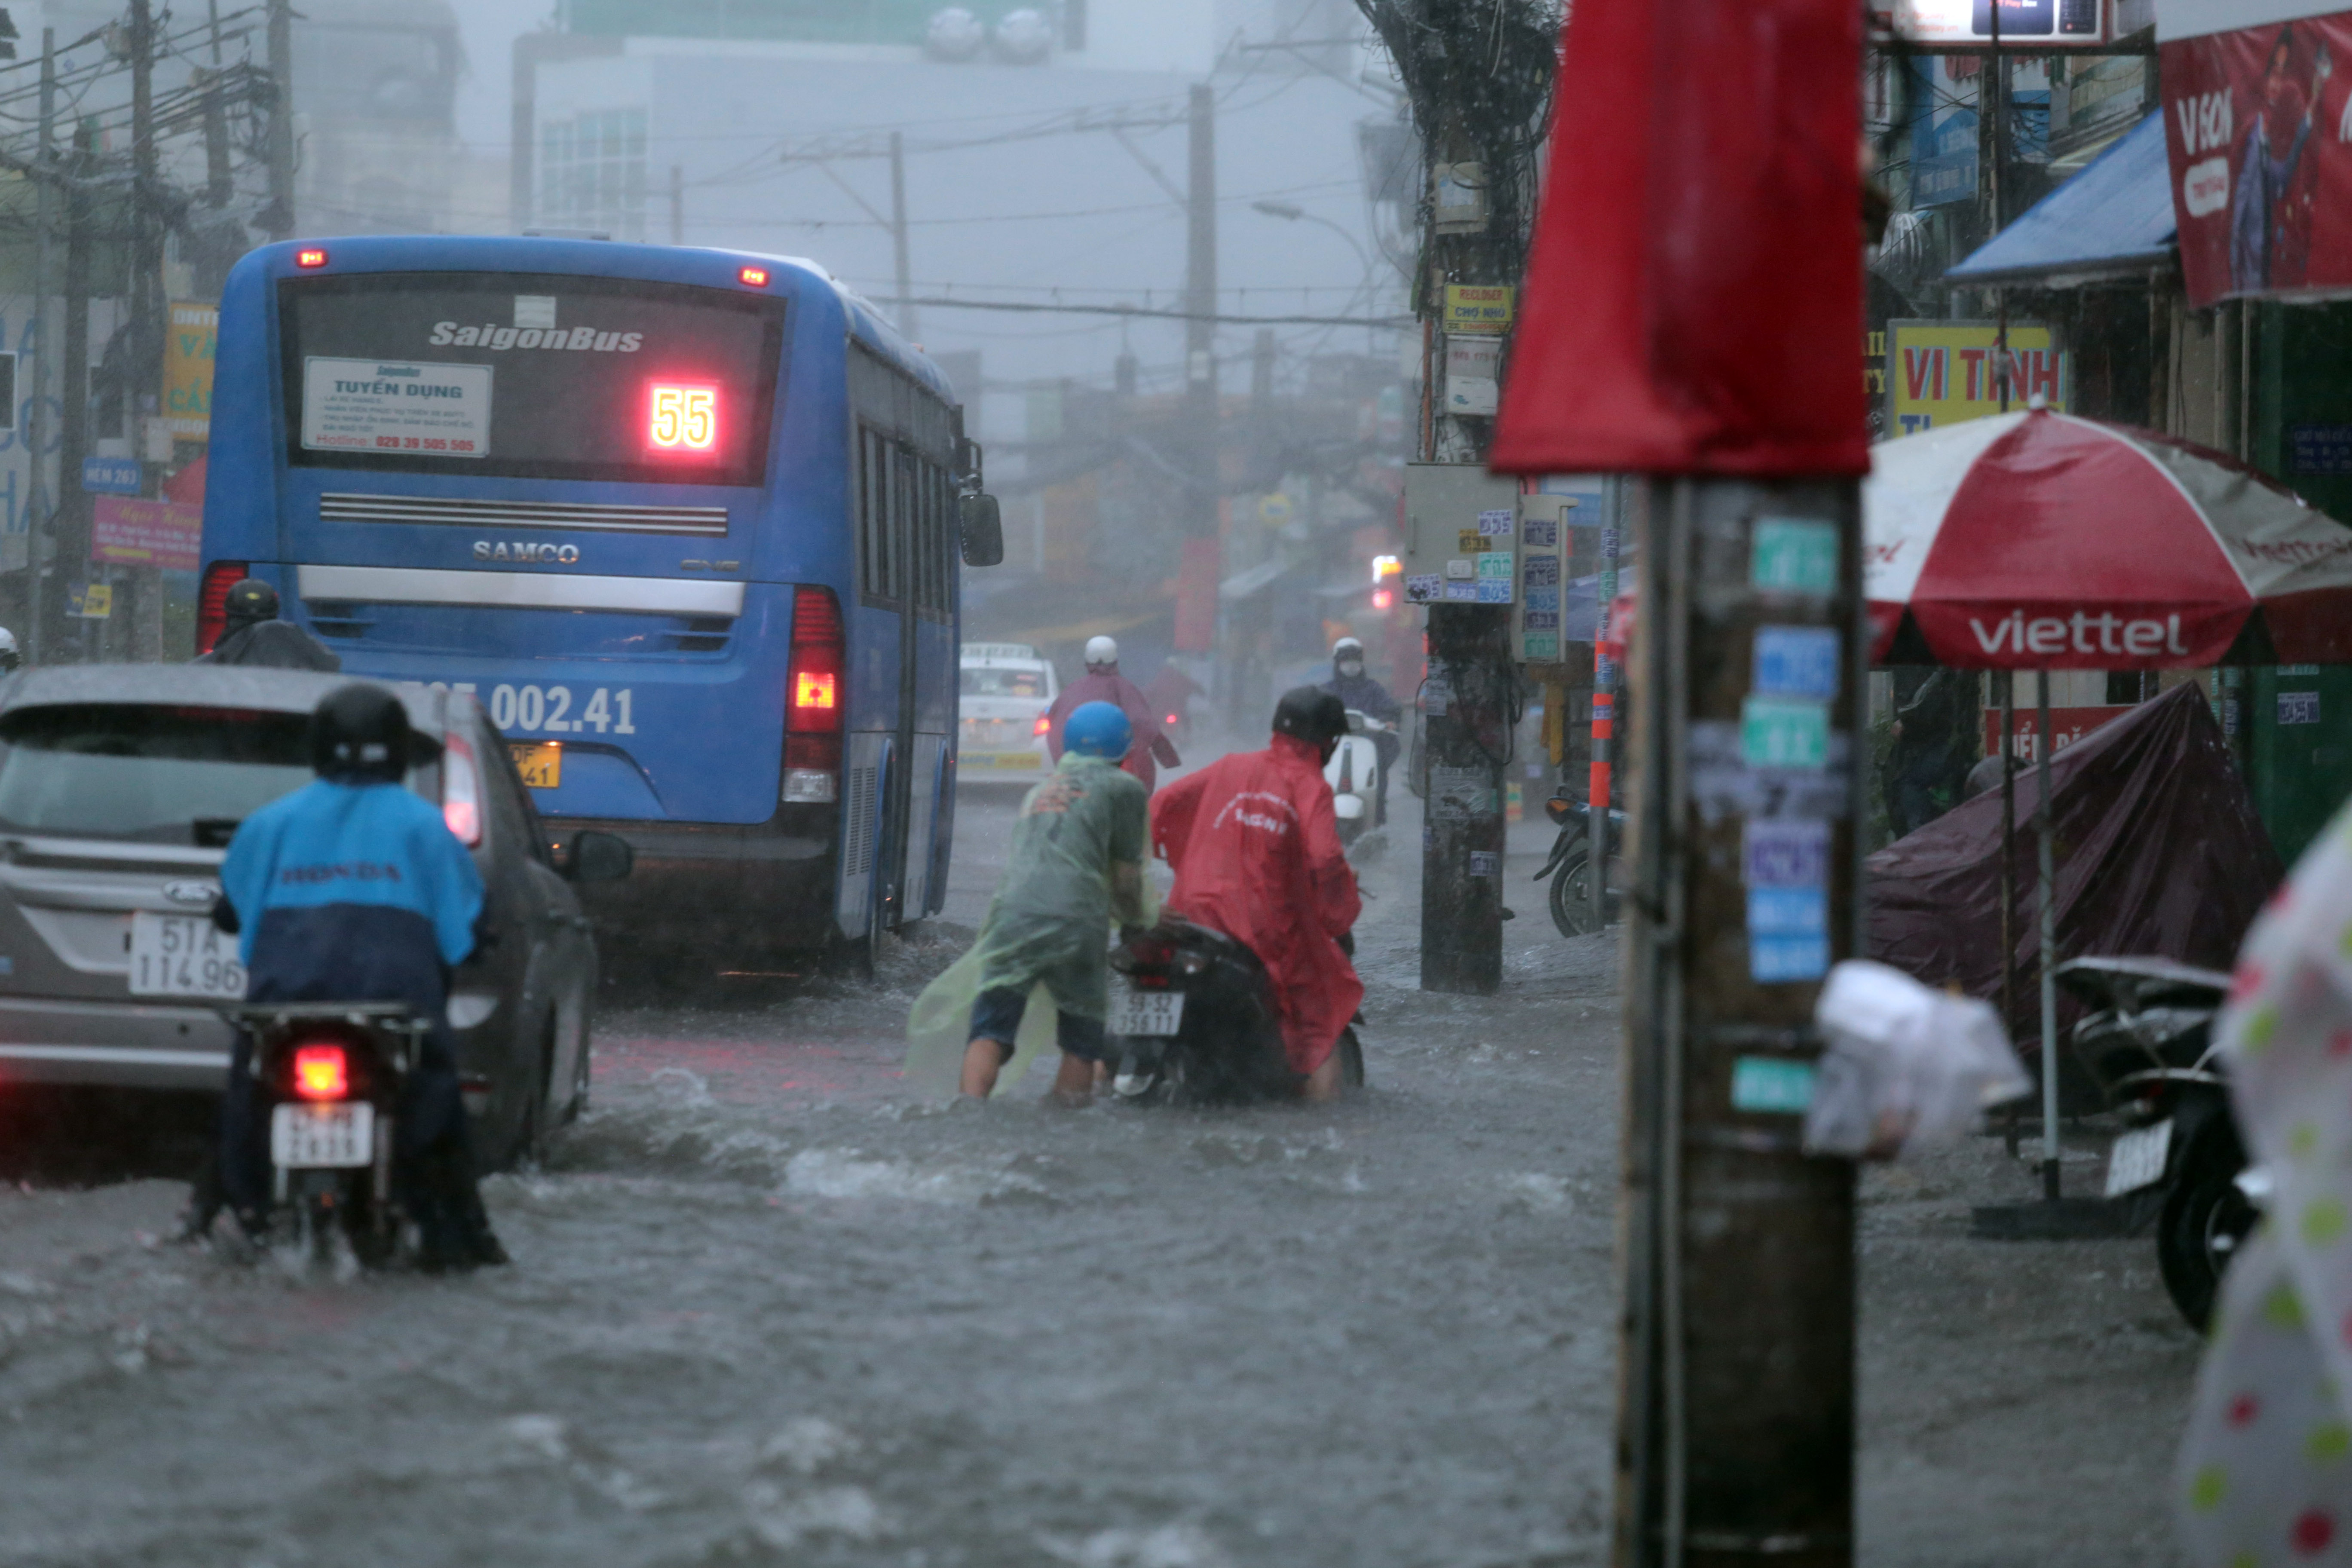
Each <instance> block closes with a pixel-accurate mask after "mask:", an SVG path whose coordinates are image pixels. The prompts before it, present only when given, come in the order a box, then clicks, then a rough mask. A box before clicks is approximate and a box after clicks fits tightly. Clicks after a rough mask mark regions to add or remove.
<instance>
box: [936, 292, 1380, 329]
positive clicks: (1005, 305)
mask: <svg viewBox="0 0 2352 1568" xmlns="http://www.w3.org/2000/svg"><path fill="white" fill-rule="evenodd" d="M908 304H911V305H919V306H921V307H922V308H923V309H925V310H934V309H937V310H1015V311H1019V312H1022V313H1023V314H1034V315H1048V316H1129V317H1133V318H1135V319H1137V320H1139V321H1211V322H1214V323H1215V324H1217V325H1219V326H1229V327H1391V328H1404V327H1410V326H1413V325H1416V324H1417V323H1416V322H1415V321H1414V320H1413V318H1412V317H1411V316H1228V315H1224V314H1223V313H1219V312H1212V311H1205V310H1151V309H1149V308H1147V307H1143V306H1138V305H1045V304H1036V303H1033V302H1030V301H1028V300H952V299H949V298H946V297H945V296H941V297H940V298H938V299H925V300H908Z"/></svg>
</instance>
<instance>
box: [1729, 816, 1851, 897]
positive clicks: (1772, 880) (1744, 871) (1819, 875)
mask: <svg viewBox="0 0 2352 1568" xmlns="http://www.w3.org/2000/svg"><path fill="white" fill-rule="evenodd" d="M1739 869H1740V880H1741V881H1743V882H1745V883H1746V884H1747V885H1748V886H1749V887H1751V888H1825V887H1827V886H1829V880H1830V825H1829V824H1828V823H1826V822H1807V821H1803V820H1801V819H1800V820H1771V819H1767V820H1765V821H1760V822H1750V823H1748V825H1747V826H1746V828H1745V829H1744V830H1743V831H1742V833H1741V836H1740V866H1739Z"/></svg>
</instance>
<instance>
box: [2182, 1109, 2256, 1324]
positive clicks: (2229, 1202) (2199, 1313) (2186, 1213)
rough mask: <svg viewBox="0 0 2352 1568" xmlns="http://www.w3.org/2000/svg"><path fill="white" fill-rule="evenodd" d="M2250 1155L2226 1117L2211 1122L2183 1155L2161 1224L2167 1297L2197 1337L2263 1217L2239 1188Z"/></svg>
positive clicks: (2191, 1140) (2219, 1116)
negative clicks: (2229, 1271)
mask: <svg viewBox="0 0 2352 1568" xmlns="http://www.w3.org/2000/svg"><path fill="white" fill-rule="evenodd" d="M2245 1168H2246V1152H2245V1150H2244V1149H2243V1148H2242V1147H2241V1146H2240V1145H2239V1142H2238V1131H2237V1129H2236V1128H2235V1127H2234V1126H2233V1125H2231V1121H2230V1118H2229V1115H2228V1113H2227V1112H2223V1113H2222V1114H2220V1115H2217V1116H2212V1117H2210V1118H2208V1119H2207V1120H2206V1121H2205V1122H2204V1124H2203V1125H2201V1126H2200V1127H2199V1128H2198V1129H2197V1131H2195V1132H2193V1133H2192V1134H2190V1136H2189V1147H2188V1148H2186V1149H2184V1150H2183V1151H2181V1155H2180V1173H2179V1175H2178V1176H2176V1177H2175V1178H2174V1179H2173V1183H2172V1187H2171V1190H2170V1191H2169V1192H2168V1193H2166V1194H2165V1196H2164V1211H2163V1213H2162V1214H2161V1215H2158V1219H2157V1222H2156V1262H2157V1268H2158V1271H2159V1272H2160V1273H2162V1274H2163V1276H2164V1289H2165V1293H2166V1294H2167V1295H2168V1296H2170V1297H2171V1298H2172V1304H2173V1305H2174V1306H2175V1307H2177V1308H2179V1310H2180V1316H2181V1317H2182V1319H2184V1320H2185V1321H2187V1322H2188V1324H2189V1327H2190V1328H2192V1329H2195V1330H2196V1331H2198V1332H2200V1333H2202V1332H2204V1331H2205V1327H2206V1325H2207V1324H2208V1323H2209V1322H2210V1321H2212V1317H2213V1302H2214V1300H2215V1299H2216V1298H2217V1297H2218V1296H2219V1295H2220V1294H2221V1276H2222V1274H2223V1273H2224V1272H2225V1271H2226V1270H2227V1269H2228V1268H2229V1266H2230V1259H2231V1257H2232V1256H2233V1255H2234V1254H2235V1253H2236V1252H2237V1250H2238V1248H2239V1247H2240V1246H2241V1245H2242V1244H2243V1242H2244V1241H2245V1239H2246V1236H2247V1234H2248V1233H2249V1232H2251V1231H2252V1229H2253V1228H2254V1224H2255V1222H2256V1221H2257V1220H2259V1219H2260V1218H2261V1217H2262V1216H2261V1215H2260V1214H2259V1213H2257V1212H2256V1210H2255V1208H2254V1206H2253V1205H2252V1203H2251V1202H2250V1201H2248V1199H2247V1197H2246V1194H2244V1193H2243V1192H2242V1191H2241V1190H2240V1189H2239V1187H2238V1176H2239V1174H2240V1173H2242V1171H2244V1170H2245Z"/></svg>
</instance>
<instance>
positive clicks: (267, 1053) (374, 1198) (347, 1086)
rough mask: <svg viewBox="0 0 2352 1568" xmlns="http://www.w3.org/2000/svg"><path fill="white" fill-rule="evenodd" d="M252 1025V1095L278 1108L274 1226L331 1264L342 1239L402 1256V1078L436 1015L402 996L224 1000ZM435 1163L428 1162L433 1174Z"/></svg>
mask: <svg viewBox="0 0 2352 1568" xmlns="http://www.w3.org/2000/svg"><path fill="white" fill-rule="evenodd" d="M222 1012H223V1014H224V1015H225V1016H226V1017H227V1018H228V1019H229V1021H230V1022H232V1023H234V1024H236V1025H238V1026H241V1027H244V1028H247V1029H249V1030H251V1031H252V1034H253V1056H252V1068H251V1070H252V1073H253V1078H254V1095H253V1106H254V1110H255V1112H256V1115H257V1117H258V1116H267V1118H268V1136H269V1165H270V1176H271V1195H272V1200H273V1203H274V1205H275V1213H274V1215H273V1222H274V1223H273V1226H272V1229H273V1231H276V1232H278V1233H279V1234H280V1235H281V1236H282V1235H283V1233H284V1232H285V1231H286V1230H287V1229H289V1228H290V1230H291V1232H292V1241H293V1243H294V1248H295V1250H294V1252H293V1254H292V1257H293V1258H295V1260H296V1261H298V1262H299V1263H302V1264H304V1265H306V1266H310V1267H318V1268H334V1267H335V1266H336V1264H337V1262H338V1254H339V1252H340V1250H341V1247H349V1248H350V1253H351V1256H352V1258H355V1259H356V1260H357V1261H358V1262H359V1263H361V1264H362V1265H364V1266H366V1267H369V1268H375V1267H379V1266H381V1265H383V1264H386V1263H389V1262H391V1261H392V1260H393V1259H394V1258H395V1257H396V1256H398V1254H399V1252H400V1249H401V1245H402V1237H403V1231H404V1220H405V1217H406V1216H404V1215H403V1214H402V1213H401V1212H400V1209H399V1206H398V1205H397V1204H396V1203H395V1201H394V1196H393V1157H394V1146H395V1144H396V1143H397V1142H398V1134H399V1131H400V1129H399V1124H398V1121H397V1108H398V1106H399V1105H400V1100H401V1089H402V1086H403V1085H404V1083H405V1082H406V1080H407V1078H408V1075H409V1072H410V1070H411V1068H413V1066H414V1064H415V1062H416V1060H417V1058H418V1055H419V1053H420V1052H421V1050H422V1049H423V1046H424V1041H425V1036H426V1035H427V1034H429V1033H430V1032H431V1030H432V1025H431V1024H430V1023H429V1022H428V1021H426V1020H425V1019H421V1018H418V1017H417V1016H415V1015H414V1014H413V1013H412V1012H411V1011H410V1010H409V1009H408V1008H407V1007H406V1006H404V1005H402V1004H399V1003H384V1002H348V1003H347V1002H288V1003H277V1004H253V1003H247V1004H241V1005H235V1006H230V1007H225V1008H223V1009H222ZM428 1174H429V1173H428Z"/></svg>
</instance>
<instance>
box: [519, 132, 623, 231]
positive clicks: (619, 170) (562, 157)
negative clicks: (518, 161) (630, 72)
mask: <svg viewBox="0 0 2352 1568" xmlns="http://www.w3.org/2000/svg"><path fill="white" fill-rule="evenodd" d="M539 163H540V169H539V214H538V224H539V226H540V227H542V228H578V229H587V230H590V231H592V232H593V233H597V234H609V235H611V236H612V237H614V239H633V240H642V239H644V238H645V237H646V111H645V110H642V109H608V110H600V111H598V112H595V113H592V114H581V115H575V116H574V117H572V119H569V120H546V121H541V122H540V127H539Z"/></svg>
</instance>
